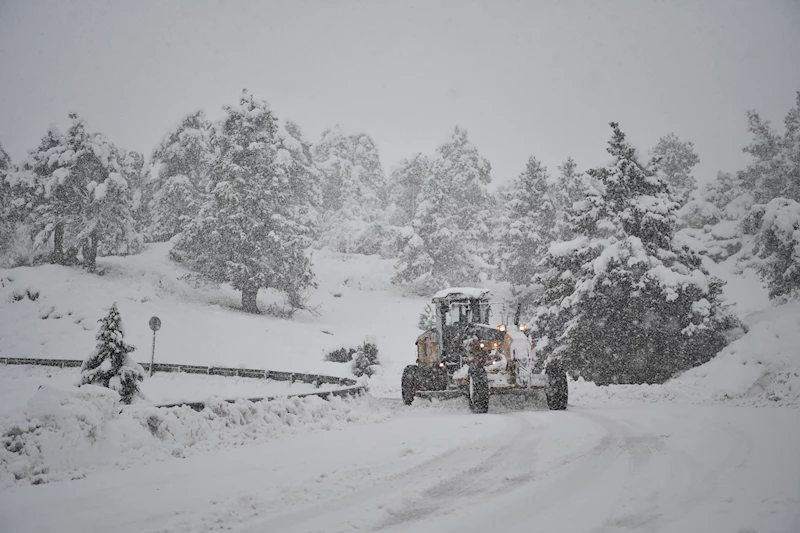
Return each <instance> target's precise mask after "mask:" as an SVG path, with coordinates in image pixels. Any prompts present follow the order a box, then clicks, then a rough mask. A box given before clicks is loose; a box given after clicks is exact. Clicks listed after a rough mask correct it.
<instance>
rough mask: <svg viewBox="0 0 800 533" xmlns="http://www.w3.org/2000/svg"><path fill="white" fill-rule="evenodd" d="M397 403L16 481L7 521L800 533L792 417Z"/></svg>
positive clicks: (2, 501)
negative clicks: (381, 415)
mask: <svg viewBox="0 0 800 533" xmlns="http://www.w3.org/2000/svg"><path fill="white" fill-rule="evenodd" d="M373 401H375V400H373ZM379 401H380V402H384V403H387V404H388V403H389V402H390V400H379ZM395 403H396V404H399V402H395ZM455 403H458V402H455ZM375 408H376V409H379V408H380V407H379V406H376V407H375ZM390 408H392V407H391V406H390ZM399 408H400V406H399V405H396V406H395V407H394V408H393V409H394V410H395V411H398V412H397V413H396V414H395V415H394V416H393V417H392V418H390V419H389V420H388V421H385V422H382V423H380V424H358V425H351V426H350V427H349V428H348V429H347V430H344V431H328V432H325V433H322V434H319V433H300V434H293V435H292V437H291V438H278V439H274V440H270V441H268V442H264V443H261V444H258V445H255V446H248V447H237V448H229V449H225V448H222V449H216V450H215V451H213V452H199V453H196V454H194V455H192V456H191V457H188V458H186V459H182V460H173V461H164V462H159V463H157V464H144V465H140V466H137V467H136V468H132V467H131V468H126V469H124V470H120V469H118V468H113V469H107V470H104V471H103V473H102V475H95V476H90V477H87V478H85V479H79V480H74V481H61V482H54V483H49V484H46V485H42V486H30V485H29V486H19V487H15V488H14V489H13V490H10V491H8V492H6V493H4V494H3V497H2V498H0V517H2V520H3V521H2V522H0V523H2V524H4V527H3V531H11V532H33V531H61V532H64V533H71V532H75V533H78V532H80V533H89V532H93V531H108V530H113V531H116V532H120V533H122V532H131V533H145V532H166V531H170V532H200V531H220V530H224V531H236V532H242V533H244V532H254V533H255V532H264V531H280V532H282V533H291V532H312V531H314V532H319V531H325V532H330V533H334V532H340V531H356V530H358V531H375V530H380V531H398V532H400V531H414V532H439V531H461V532H465V533H466V532H473V531H474V532H485V531H504V532H506V531H507V532H517V531H519V532H528V531H550V532H576V531H664V532H676V533H684V532H686V531H703V532H720V533H722V532H734V533H735V532H742V533H744V532H756V531H757V532H759V533H771V532H774V533H778V532H780V533H789V532H794V531H800V484H799V483H798V482H797V480H798V479H800V461H797V459H796V458H797V450H798V449H800V424H798V417H797V411H794V410H786V409H758V408H745V407H730V406H724V405H714V406H686V405H677V404H658V405H642V404H637V403H632V404H629V405H623V406H614V407H611V406H600V407H573V408H571V409H570V410H569V411H566V412H550V411H545V410H542V411H537V410H533V411H530V410H528V411H521V412H506V413H503V414H489V415H485V416H473V415H470V414H468V413H465V412H464V410H463V409H462V408H461V407H460V406H458V405H455V406H452V409H447V408H440V409H424V408H414V407H412V408H410V409H406V410H403V411H402V412H399Z"/></svg>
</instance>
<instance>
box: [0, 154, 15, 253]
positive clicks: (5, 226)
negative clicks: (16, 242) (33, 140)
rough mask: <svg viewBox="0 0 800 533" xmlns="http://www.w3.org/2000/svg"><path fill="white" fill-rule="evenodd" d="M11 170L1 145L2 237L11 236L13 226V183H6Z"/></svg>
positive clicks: (0, 209)
mask: <svg viewBox="0 0 800 533" xmlns="http://www.w3.org/2000/svg"><path fill="white" fill-rule="evenodd" d="M10 170H11V158H10V157H8V154H7V153H6V151H5V150H3V145H2V144H0V232H2V237H5V236H7V235H9V233H8V232H9V228H11V226H12V224H11V212H12V205H13V204H12V202H13V200H14V198H13V197H12V194H13V193H12V191H11V183H9V182H8V181H6V177H7V176H8V174H9V173H10V172H9V171H10ZM2 237H0V240H2Z"/></svg>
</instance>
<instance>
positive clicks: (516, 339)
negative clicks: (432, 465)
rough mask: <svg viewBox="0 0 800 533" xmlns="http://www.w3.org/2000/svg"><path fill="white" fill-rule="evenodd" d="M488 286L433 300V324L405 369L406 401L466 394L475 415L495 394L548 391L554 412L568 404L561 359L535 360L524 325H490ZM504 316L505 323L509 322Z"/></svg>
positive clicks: (445, 292)
mask: <svg viewBox="0 0 800 533" xmlns="http://www.w3.org/2000/svg"><path fill="white" fill-rule="evenodd" d="M490 296H491V294H490V292H489V291H488V290H487V289H478V288H471V287H454V288H450V289H445V290H442V291H439V292H438V293H436V294H435V295H434V297H433V299H432V304H433V307H434V309H435V327H434V328H432V329H430V330H428V331H425V332H424V333H422V334H421V335H420V336H419V337H418V338H417V341H416V346H417V363H416V364H415V365H409V366H407V367H406V368H405V369H404V370H403V377H402V383H401V388H402V394H403V402H404V403H405V404H406V405H411V403H412V402H413V401H414V398H415V397H421V398H453V397H458V396H459V395H461V394H463V395H465V396H466V397H467V399H468V401H469V406H470V409H471V410H472V411H473V412H475V413H486V412H487V411H488V410H489V396H490V395H493V394H518V395H532V394H535V393H536V391H540V390H542V389H543V390H544V392H545V397H546V398H547V405H548V407H549V408H550V409H553V410H562V409H566V408H567V375H566V372H565V371H564V369H563V367H562V365H561V364H559V363H558V362H557V361H552V362H549V363H548V364H546V365H541V364H537V361H536V357H535V349H534V347H533V346H532V345H531V341H530V340H529V338H528V336H527V335H526V326H525V324H519V323H517V322H518V320H515V321H514V322H515V324H513V325H509V324H506V323H501V324H499V325H497V326H492V325H489V321H490V318H491V315H492V305H491V303H490V301H489V299H490ZM505 321H506V320H504V321H503V322H505Z"/></svg>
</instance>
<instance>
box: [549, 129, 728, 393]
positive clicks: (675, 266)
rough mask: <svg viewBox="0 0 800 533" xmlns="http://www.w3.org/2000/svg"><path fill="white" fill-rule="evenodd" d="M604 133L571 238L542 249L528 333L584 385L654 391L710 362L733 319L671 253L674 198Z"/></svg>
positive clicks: (697, 271) (620, 141) (712, 282)
mask: <svg viewBox="0 0 800 533" xmlns="http://www.w3.org/2000/svg"><path fill="white" fill-rule="evenodd" d="M611 126H612V129H613V136H612V139H611V141H610V142H609V148H608V151H609V153H610V154H611V155H612V156H613V162H612V163H611V164H610V165H609V166H607V167H602V168H597V169H593V170H590V171H589V172H588V174H589V175H590V176H591V177H592V178H594V179H595V180H596V181H597V183H598V184H599V187H600V188H601V189H602V190H600V191H598V192H596V193H591V194H590V195H589V196H588V197H587V198H586V199H585V200H583V201H581V202H577V203H576V204H575V205H574V206H573V207H572V208H571V209H570V210H569V211H568V215H567V223H568V224H569V226H570V232H571V233H572V234H574V235H576V237H575V238H574V239H572V240H570V241H565V242H561V243H556V244H553V245H552V246H551V247H550V250H549V252H548V254H547V256H546V258H545V263H544V266H545V269H544V272H543V273H542V274H541V275H540V276H538V278H537V279H538V281H540V282H541V283H542V284H543V285H544V287H545V292H544V294H543V295H542V297H541V299H540V301H539V308H538V310H537V312H536V316H535V317H534V319H533V323H534V330H535V331H536V332H537V334H538V335H539V336H541V337H546V339H547V340H546V342H540V344H539V346H540V347H542V349H543V351H545V353H546V354H547V355H548V357H555V358H563V359H564V361H565V363H566V365H567V367H568V368H569V369H570V371H571V372H573V373H574V374H580V375H582V376H584V377H585V378H586V379H589V380H593V381H596V382H598V383H600V384H607V383H643V382H646V383H655V382H663V381H664V380H666V379H668V378H669V377H671V376H672V375H673V374H674V373H676V372H678V371H681V370H686V369H688V368H690V367H692V366H695V365H698V364H701V363H703V362H705V361H707V360H708V359H710V358H711V357H713V355H714V354H715V353H716V352H717V351H718V350H719V349H720V348H721V347H722V346H723V345H724V343H725V340H724V337H723V332H724V330H725V329H726V328H729V327H731V326H732V325H733V322H734V319H733V318H732V317H731V316H730V315H728V314H727V313H726V311H725V310H724V309H723V307H722V306H721V303H720V301H721V292H722V285H723V283H722V282H721V281H720V280H718V279H716V278H713V277H711V276H709V275H708V273H707V272H706V271H705V270H704V268H703V266H702V262H701V261H700V258H699V256H697V255H696V254H694V253H692V252H689V251H688V250H686V249H678V248H677V246H675V245H674V244H673V241H672V235H673V228H674V223H675V216H674V213H675V211H676V209H677V207H678V202H677V199H676V198H675V196H674V195H673V194H672V193H671V191H670V189H669V187H668V186H667V184H666V183H664V182H663V181H662V180H661V179H659V178H658V176H657V175H655V173H654V172H653V170H652V169H651V168H647V167H645V166H643V165H641V164H640V163H639V162H638V160H637V158H636V154H635V151H634V149H633V148H632V147H631V146H630V145H629V144H628V143H627V141H626V140H625V136H624V134H623V133H622V131H621V130H620V129H619V126H618V125H617V124H616V123H611Z"/></svg>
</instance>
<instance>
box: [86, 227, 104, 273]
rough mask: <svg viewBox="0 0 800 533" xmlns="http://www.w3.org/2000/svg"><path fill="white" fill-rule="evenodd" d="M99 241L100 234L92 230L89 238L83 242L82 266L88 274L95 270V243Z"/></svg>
mask: <svg viewBox="0 0 800 533" xmlns="http://www.w3.org/2000/svg"><path fill="white" fill-rule="evenodd" d="M99 239H100V232H99V231H97V230H94V231H93V232H92V233H91V234H90V235H89V238H88V239H86V240H85V241H83V264H84V266H85V267H86V270H88V271H89V272H94V271H95V270H96V269H97V241H98V240H99Z"/></svg>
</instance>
